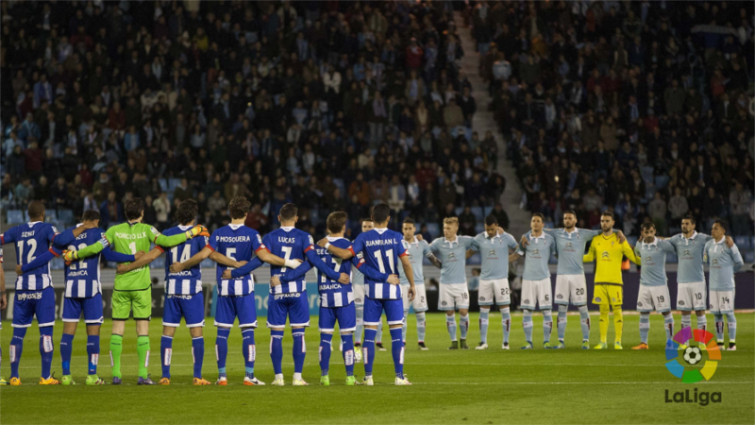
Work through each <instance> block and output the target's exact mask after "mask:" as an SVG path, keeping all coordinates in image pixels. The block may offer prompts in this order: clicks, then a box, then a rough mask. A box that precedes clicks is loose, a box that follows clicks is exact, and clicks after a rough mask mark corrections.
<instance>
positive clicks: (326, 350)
mask: <svg viewBox="0 0 755 425" xmlns="http://www.w3.org/2000/svg"><path fill="white" fill-rule="evenodd" d="M342 338H343V337H342ZM332 343H333V334H325V333H323V334H320V371H321V372H322V376H325V375H327V374H328V369H329V367H330V350H331V346H332ZM344 350H346V348H345V347H344ZM344 352H345V351H344ZM344 358H345V357H344Z"/></svg>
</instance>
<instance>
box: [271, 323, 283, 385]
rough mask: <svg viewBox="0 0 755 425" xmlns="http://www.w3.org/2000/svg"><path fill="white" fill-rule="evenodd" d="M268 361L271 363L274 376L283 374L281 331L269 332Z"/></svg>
mask: <svg viewBox="0 0 755 425" xmlns="http://www.w3.org/2000/svg"><path fill="white" fill-rule="evenodd" d="M270 359H272V361H273V371H274V372H275V374H276V375H280V374H282V373H283V369H282V367H281V363H283V331H276V330H275V329H273V330H271V331H270Z"/></svg>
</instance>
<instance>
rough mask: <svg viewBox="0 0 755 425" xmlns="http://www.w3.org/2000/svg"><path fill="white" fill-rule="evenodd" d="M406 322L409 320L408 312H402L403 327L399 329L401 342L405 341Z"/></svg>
mask: <svg viewBox="0 0 755 425" xmlns="http://www.w3.org/2000/svg"><path fill="white" fill-rule="evenodd" d="M408 320H409V310H404V325H403V326H402V327H401V338H402V340H403V341H406V330H407V324H406V322H407V321H408Z"/></svg>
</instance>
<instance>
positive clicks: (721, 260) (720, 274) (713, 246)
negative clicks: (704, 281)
mask: <svg viewBox="0 0 755 425" xmlns="http://www.w3.org/2000/svg"><path fill="white" fill-rule="evenodd" d="M704 253H705V257H704V261H705V262H706V263H708V264H709V265H710V277H709V278H710V282H709V283H708V289H710V290H711V291H733V290H734V273H736V272H738V271H739V269H741V268H742V266H743V265H744V260H742V254H741V253H740V252H739V247H737V246H736V245H734V246H732V247H731V248H729V246H728V245H726V238H721V240H720V241H718V242H716V241H715V240H713V239H711V240H709V241H708V242H707V243H706V244H705V251H704Z"/></svg>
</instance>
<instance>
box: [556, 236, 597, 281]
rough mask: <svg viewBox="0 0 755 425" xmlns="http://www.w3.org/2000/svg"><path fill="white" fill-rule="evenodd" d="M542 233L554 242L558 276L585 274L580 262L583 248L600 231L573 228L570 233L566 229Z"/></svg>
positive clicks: (582, 264)
mask: <svg viewBox="0 0 755 425" xmlns="http://www.w3.org/2000/svg"><path fill="white" fill-rule="evenodd" d="M544 232H545V233H547V234H549V235H551V236H553V238H554V239H555V240H556V252H557V253H558V270H557V272H556V273H558V274H559V275H574V274H577V275H581V274H585V267H584V263H583V262H582V256H583V255H585V246H587V243H588V242H590V241H591V240H592V238H594V237H595V236H598V235H599V234H601V233H602V231H601V230H591V229H578V228H576V227H575V228H574V230H573V231H572V232H567V231H566V229H546V230H544Z"/></svg>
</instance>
